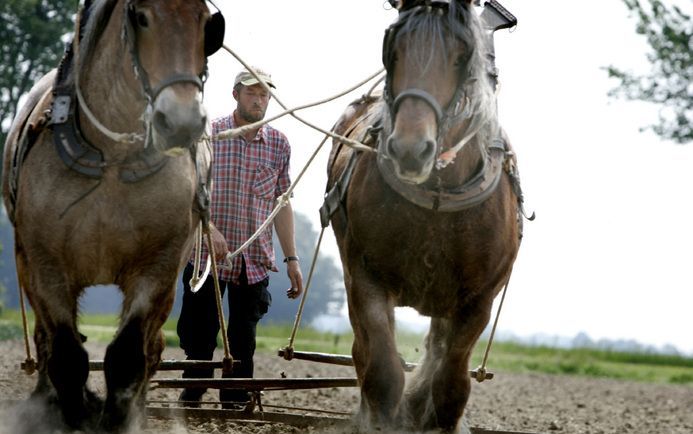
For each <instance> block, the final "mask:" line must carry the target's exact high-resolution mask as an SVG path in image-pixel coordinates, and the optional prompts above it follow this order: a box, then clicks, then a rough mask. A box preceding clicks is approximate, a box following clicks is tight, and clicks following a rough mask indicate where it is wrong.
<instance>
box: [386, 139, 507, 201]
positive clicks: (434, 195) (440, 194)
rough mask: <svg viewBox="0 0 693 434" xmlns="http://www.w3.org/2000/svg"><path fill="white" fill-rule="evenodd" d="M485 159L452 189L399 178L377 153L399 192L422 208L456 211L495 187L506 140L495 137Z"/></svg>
mask: <svg viewBox="0 0 693 434" xmlns="http://www.w3.org/2000/svg"><path fill="white" fill-rule="evenodd" d="M488 151H489V152H488V154H489V156H488V159H487V160H486V161H485V162H484V165H483V166H482V168H481V169H480V170H479V172H477V174H476V175H475V176H473V177H472V178H471V179H470V180H469V181H467V182H466V183H464V184H463V185H461V186H460V187H455V188H451V189H444V188H439V189H435V190H434V189H430V188H428V187H425V186H421V185H411V184H405V183H403V182H401V181H400V180H399V179H398V178H397V175H395V173H394V169H393V167H392V164H391V163H390V162H389V160H387V159H386V158H383V157H382V156H381V155H382V154H378V158H377V162H378V169H379V171H380V173H381V175H382V177H383V179H384V180H385V182H386V183H387V185H389V186H390V187H391V188H392V189H393V190H394V191H396V192H397V193H398V194H399V195H400V196H402V197H403V198H405V199H407V200H408V201H410V202H412V203H413V204H415V205H418V206H420V207H422V208H426V209H430V210H433V211H443V212H455V211H462V210H464V209H467V208H471V207H473V206H476V205H478V204H480V203H482V202H483V201H485V200H486V199H488V198H489V196H491V194H492V193H493V192H494V191H495V190H496V187H497V186H498V183H499V181H500V178H501V173H502V171H503V164H504V162H505V160H506V158H508V155H507V152H506V151H507V147H506V145H505V142H504V141H502V140H500V139H498V140H494V142H493V143H492V144H491V146H489V149H488Z"/></svg>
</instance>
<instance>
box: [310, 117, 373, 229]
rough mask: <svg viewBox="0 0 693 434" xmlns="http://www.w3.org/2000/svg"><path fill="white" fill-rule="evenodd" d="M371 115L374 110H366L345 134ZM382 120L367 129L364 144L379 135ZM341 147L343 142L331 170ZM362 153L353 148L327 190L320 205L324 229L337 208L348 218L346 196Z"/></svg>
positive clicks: (321, 221) (347, 134)
mask: <svg viewBox="0 0 693 434" xmlns="http://www.w3.org/2000/svg"><path fill="white" fill-rule="evenodd" d="M371 116H373V112H366V113H365V114H364V115H363V116H361V117H360V118H359V119H358V120H357V121H356V122H354V124H353V125H352V126H351V128H349V130H347V131H346V132H345V133H344V136H345V137H347V136H349V134H351V133H352V132H353V131H354V130H355V129H356V127H358V126H359V125H360V124H361V123H363V122H364V121H366V120H367V119H368V118H369V117H371ZM380 121H381V119H380V118H378V119H377V120H376V121H375V124H374V125H373V126H370V127H368V128H367V129H366V131H365V133H364V136H365V137H363V138H362V139H361V140H362V142H363V143H364V144H369V143H370V141H372V140H373V139H374V138H375V137H376V136H377V134H378V132H379V130H380V127H379V124H380ZM341 149H342V143H340V144H339V148H338V149H337V152H335V154H334V159H333V160H332V162H331V164H330V170H331V169H332V165H333V164H334V162H335V160H336V159H337V156H338V155H339V152H340V151H341ZM361 154H362V152H361V151H359V150H352V153H351V156H350V157H349V161H348V162H347V165H346V167H345V168H344V171H342V173H341V175H339V178H338V179H337V181H335V183H334V185H333V186H332V188H330V189H329V190H328V191H327V193H325V200H324V202H323V204H322V206H321V207H320V224H321V225H322V227H323V229H324V228H326V227H328V226H329V225H330V218H331V217H332V216H333V215H334V213H335V212H337V210H339V211H340V212H341V213H342V217H343V218H344V220H346V219H347V215H346V209H345V207H344V199H345V198H346V192H347V190H348V189H349V184H350V183H351V175H352V174H353V173H354V168H355V167H356V162H357V161H358V159H359V157H360V156H361Z"/></svg>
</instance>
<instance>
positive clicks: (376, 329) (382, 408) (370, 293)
mask: <svg viewBox="0 0 693 434" xmlns="http://www.w3.org/2000/svg"><path fill="white" fill-rule="evenodd" d="M350 280H351V282H350V285H349V291H347V293H348V303H349V317H350V320H351V325H352V328H353V329H354V344H353V347H352V352H353V357H354V364H355V366H356V374H357V377H358V379H359V383H360V385H361V410H362V415H361V416H362V417H364V418H367V420H368V421H369V422H370V423H371V424H373V425H374V426H376V427H378V426H383V427H389V426H392V425H393V424H394V421H395V417H396V415H397V411H398V407H399V401H400V398H401V395H402V390H403V388H404V370H403V369H402V364H401V361H400V358H399V355H398V354H397V346H396V342H395V337H394V329H395V326H394V310H393V309H394V301H393V300H392V299H391V297H389V296H388V294H387V293H386V292H385V291H383V290H382V289H381V288H378V287H377V286H376V285H375V284H373V283H372V282H371V281H370V279H369V277H368V276H367V274H366V273H365V272H359V271H358V270H357V271H356V272H355V273H353V279H350ZM364 411H365V412H364Z"/></svg>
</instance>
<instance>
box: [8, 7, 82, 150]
mask: <svg viewBox="0 0 693 434" xmlns="http://www.w3.org/2000/svg"><path fill="white" fill-rule="evenodd" d="M77 3H78V2H77V0H3V1H2V3H1V4H0V41H2V46H0V150H1V148H2V147H3V146H4V145H5V139H6V137H7V132H8V130H9V128H10V123H11V120H12V119H13V118H14V116H15V115H16V114H17V108H18V105H19V99H20V98H21V96H22V95H24V94H25V93H27V92H28V91H29V90H30V89H31V86H32V85H33V84H34V82H36V81H37V80H38V79H39V78H41V76H43V75H44V74H45V73H46V72H48V71H49V70H51V69H52V68H54V67H56V66H57V65H58V62H59V61H60V58H61V56H62V53H63V51H64V48H65V42H66V38H65V35H66V34H67V33H68V32H69V31H71V30H72V28H73V18H72V17H73V15H74V13H75V11H76V10H77Z"/></svg>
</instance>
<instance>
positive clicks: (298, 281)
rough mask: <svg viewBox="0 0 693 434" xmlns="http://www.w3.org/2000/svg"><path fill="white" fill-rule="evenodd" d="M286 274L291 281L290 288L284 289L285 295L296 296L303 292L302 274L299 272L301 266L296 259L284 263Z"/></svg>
mask: <svg viewBox="0 0 693 434" xmlns="http://www.w3.org/2000/svg"><path fill="white" fill-rule="evenodd" d="M286 274H287V275H288V276H289V280H290V281H291V288H289V289H287V290H286V296H287V297H289V298H298V297H299V296H300V295H301V294H302V293H303V274H301V266H300V264H299V263H298V261H289V262H287V263H286Z"/></svg>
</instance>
